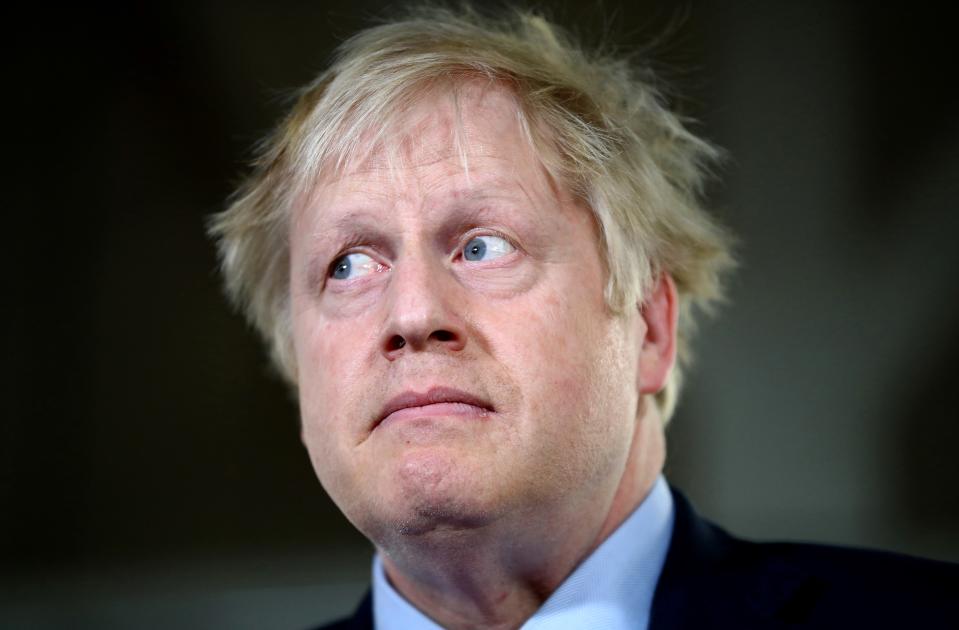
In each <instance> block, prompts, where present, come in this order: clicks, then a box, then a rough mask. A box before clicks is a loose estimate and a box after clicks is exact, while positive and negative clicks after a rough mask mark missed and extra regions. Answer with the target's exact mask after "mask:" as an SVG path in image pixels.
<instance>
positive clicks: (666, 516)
mask: <svg viewBox="0 0 959 630" xmlns="http://www.w3.org/2000/svg"><path fill="white" fill-rule="evenodd" d="M672 532H673V498H672V495H671V494H670V492H669V487H668V486H667V485H666V480H665V479H663V477H662V475H660V477H659V478H658V479H657V480H656V483H655V484H653V488H652V490H650V492H649V494H647V495H646V498H645V499H643V502H642V503H640V504H639V507H637V508H636V509H635V510H634V511H633V513H632V514H630V515H629V517H628V518H627V519H626V520H625V521H623V523H622V524H621V525H620V526H619V527H618V528H617V529H616V530H615V531H614V532H613V533H612V534H611V535H610V536H609V537H608V538H607V539H606V540H604V541H603V542H602V544H600V546H599V547H597V548H596V550H595V551H593V553H592V554H590V555H589V556H588V557H587V558H586V559H585V560H584V561H583V562H582V563H581V564H580V565H579V566H578V567H577V568H576V570H575V571H573V572H572V573H571V574H570V575H569V576H568V577H567V578H566V579H565V580H564V581H563V583H562V584H560V586H559V588H558V589H556V591H555V592H554V593H553V594H552V595H551V596H550V597H549V599H547V600H546V601H545V602H544V603H543V605H542V606H541V607H540V609H539V610H537V611H536V613H535V614H534V615H533V616H532V617H530V618H529V619H528V620H527V621H526V623H524V624H523V626H522V628H523V629H524V630H543V629H545V628H597V629H602V630H626V629H629V630H645V629H646V627H647V625H648V623H649V611H650V607H651V606H652V602H653V594H654V592H655V590H656V582H657V581H658V580H659V574H660V572H662V569H663V563H664V562H665V560H666V552H667V551H668V550H669V542H670V539H671V538H672ZM373 620H374V624H375V627H376V628H377V629H378V630H398V629H402V630H442V629H441V627H440V626H439V625H437V624H436V623H435V622H434V621H432V620H431V619H429V618H428V617H427V616H426V615H424V614H423V613H422V612H420V611H419V610H418V609H416V608H415V607H414V606H413V605H412V604H410V603H409V602H407V601H406V599H404V598H403V596H402V595H400V594H399V593H398V592H397V591H396V590H395V589H394V588H393V586H392V585H391V584H390V583H389V580H387V578H386V573H385V572H384V570H383V563H382V561H381V560H380V557H379V556H378V555H377V556H376V557H374V558H373Z"/></svg>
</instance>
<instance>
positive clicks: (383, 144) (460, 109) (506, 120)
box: [316, 79, 541, 188]
mask: <svg viewBox="0 0 959 630" xmlns="http://www.w3.org/2000/svg"><path fill="white" fill-rule="evenodd" d="M490 160H502V161H506V162H513V163H516V162H519V161H527V160H530V161H535V162H540V161H541V160H540V156H539V155H538V152H537V151H536V149H535V148H534V144H533V140H532V138H531V136H530V133H529V126H528V124H527V121H526V116H525V114H524V113H523V110H522V107H521V105H520V103H519V101H518V99H517V97H516V95H515V94H514V93H513V92H512V91H511V90H509V89H508V88H506V87H505V86H503V85H501V84H499V83H497V82H494V81H490V80H480V79H472V80H468V81H456V82H454V81H449V82H444V83H442V84H439V85H435V86H431V87H430V88H428V89H423V90H421V91H418V92H416V93H415V96H413V97H412V98H411V99H410V101H409V102H408V103H406V104H405V105H401V106H398V107H397V108H396V109H395V110H392V111H390V112H389V114H388V115H387V116H386V117H385V119H383V120H381V121H377V122H376V123H375V124H371V125H369V126H368V127H367V128H365V129H363V130H362V131H361V132H359V138H358V141H357V142H356V143H355V144H354V147H353V149H352V151H351V152H350V154H349V155H342V156H336V158H335V160H329V163H328V164H327V165H325V167H324V168H322V169H321V171H320V174H319V177H318V178H317V180H316V187H317V188H321V187H324V186H327V185H330V184H333V183H335V182H337V181H338V180H341V179H343V178H345V177H349V176H353V175H357V174H363V175H371V176H377V177H383V176H386V177H390V178H399V177H402V176H403V175H404V172H406V171H409V170H410V169H415V168H418V167H423V166H431V165H434V164H436V163H441V162H442V163H446V164H447V165H448V166H449V168H450V169H453V170H459V171H462V172H463V173H465V174H466V176H467V177H469V176H470V174H471V169H474V168H475V167H476V166H477V165H478V164H482V163H483V162H488V161H490Z"/></svg>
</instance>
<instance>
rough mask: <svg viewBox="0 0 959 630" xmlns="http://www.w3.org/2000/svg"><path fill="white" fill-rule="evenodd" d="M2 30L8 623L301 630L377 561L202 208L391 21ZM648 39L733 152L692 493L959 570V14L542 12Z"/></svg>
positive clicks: (73, 18) (765, 520)
mask: <svg viewBox="0 0 959 630" xmlns="http://www.w3.org/2000/svg"><path fill="white" fill-rule="evenodd" d="M135 6H136V3H128V6H127V7H126V8H124V9H119V8H112V9H110V10H106V9H99V10H98V9H95V8H91V7H89V6H86V7H85V8H83V9H72V10H65V12H63V11H54V10H53V9H52V8H48V9H41V10H37V11H35V12H34V13H33V14H32V15H23V14H21V15H17V16H12V15H11V16H8V19H7V20H5V22H6V29H5V30H6V31H8V34H7V44H8V47H10V52H9V53H8V55H7V63H6V64H5V67H6V72H5V73H4V79H5V82H6V86H5V90H4V92H5V96H4V100H5V101H6V104H7V105H8V106H12V108H11V111H12V114H8V116H7V118H6V125H5V128H4V130H3V136H4V142H3V145H4V147H6V149H7V155H6V157H7V158H8V160H9V161H10V162H11V165H10V166H9V167H8V168H7V174H8V176H9V177H10V181H9V182H8V184H7V185H6V186H5V188H6V189H7V190H8V191H9V193H8V195H7V202H6V208H7V209H6V211H5V212H4V218H3V222H4V225H3V228H4V229H3V232H4V235H5V237H4V239H3V240H4V242H5V245H4V247H3V251H4V256H5V257H7V258H8V261H7V264H6V266H5V268H6V269H8V270H10V271H11V274H10V276H8V282H9V283H10V284H11V285H12V290H11V291H7V292H5V294H6V296H5V299H4V304H3V306H2V313H3V316H4V325H3V327H2V330H3V335H4V347H6V348H8V351H7V360H6V361H5V362H4V363H3V375H2V376H3V377H2V381H0V387H2V388H3V390H2V392H3V398H2V400H3V411H2V412H0V414H2V425H0V501H2V503H0V506H2V507H0V514H2V517H0V627H4V628H6V627H11V628H61V627H71V628H87V627H89V628H167V627H174V626H175V627H180V628H211V627H218V628H254V627H256V628H261V627H270V628H290V629H294V628H303V627H306V626H307V625H309V624H311V623H317V622H320V621H322V620H324V619H326V618H329V617H330V616H335V615H337V614H342V613H344V612H347V611H349V610H351V609H352V608H353V606H354V605H355V603H356V601H357V600H358V598H359V596H360V594H361V593H362V591H363V590H364V589H365V587H366V583H367V579H368V570H369V560H370V557H371V549H370V547H369V545H368V544H367V543H366V542H365V541H364V540H363V539H362V538H361V537H360V536H359V535H358V534H357V533H355V532H354V531H353V530H352V529H351V527H350V526H349V525H348V523H347V522H346V521H345V520H344V518H343V517H342V516H341V515H340V514H339V512H338V511H337V510H336V508H335V507H334V506H333V505H332V504H331V503H330V501H329V499H328V498H327V497H326V496H325V494H324V493H323V491H322V489H321V488H320V486H319V484H318V482H317V481H316V480H315V478H314V476H313V473H312V470H311V468H310V465H309V462H308V460H307V457H306V454H305V452H304V451H303V449H302V448H301V447H300V444H299V441H298V436H297V410H296V406H295V404H294V403H293V402H292V400H291V398H290V396H289V394H288V393H287V392H286V391H285V389H284V387H283V385H282V384H281V383H280V382H279V381H278V380H277V379H276V378H275V377H273V376H272V375H271V372H270V370H269V369H268V367H267V365H266V359H265V353H264V352H263V351H262V350H261V347H260V344H259V341H258V339H257V338H256V337H255V336H254V334H253V333H252V332H251V331H250V330H249V329H248V328H247V327H246V326H245V325H244V323H243V322H242V321H241V319H240V318H239V317H238V316H236V315H234V314H233V313H231V311H230V309H229V308H228V306H227V304H226V301H225V300H224V299H223V298H222V296H221V292H220V287H219V280H218V277H217V274H216V263H215V259H214V252H213V247H212V246H211V244H210V242H209V241H208V240H207V239H206V237H205V235H204V220H205V218H206V217H207V216H208V215H209V214H210V213H212V212H215V211H217V210H219V209H221V208H222V207H223V201H224V199H225V198H226V197H227V195H228V194H229V192H230V190H231V186H232V185H233V184H234V183H235V182H236V180H237V177H238V176H239V174H240V173H242V172H243V171H244V164H245V161H246V160H247V159H248V157H249V156H250V151H249V149H250V147H251V145H252V144H253V143H254V142H255V141H256V140H257V139H258V138H259V137H261V136H262V135H263V134H264V133H265V132H266V131H267V130H268V129H269V127H270V125H271V124H272V122H273V121H275V120H276V118H277V116H278V115H279V114H280V112H282V111H283V103H284V99H285V97H286V95H288V94H289V92H290V91H291V90H292V89H293V88H295V87H296V86H298V85H300V84H302V83H304V82H305V81H307V80H309V79H310V78H311V77H312V76H313V75H314V74H315V73H316V72H317V71H318V70H319V69H320V68H321V67H322V66H323V65H324V64H325V62H326V61H327V59H328V57H329V54H330V52H331V50H332V48H333V47H334V46H335V45H336V43H337V42H339V41H341V40H342V39H343V38H344V37H346V36H348V35H349V34H350V33H352V32H354V31H355V30H356V29H357V28H359V27H361V26H362V25H364V24H366V23H368V20H369V19H370V18H373V17H383V16H389V15H391V14H392V13H395V10H396V5H389V4H384V3H377V2H372V1H368V0H354V1H352V2H340V1H327V2H294V1H284V2H270V3H252V2H233V3H225V2H224V3H218V2H209V1H207V2H202V1H201V2H194V3H189V4H186V3H182V4H181V3H169V4H156V5H154V6H153V7H152V8H150V7H149V6H148V5H141V7H140V8H134V7H135ZM539 6H543V7H544V8H546V9H547V11H549V12H551V13H552V14H553V15H555V16H556V17H557V18H559V19H560V21H562V22H565V23H567V24H573V25H576V26H577V28H578V29H579V30H580V31H581V32H583V33H584V35H585V37H586V39H587V40H589V41H594V42H595V41H598V40H599V39H601V38H606V39H608V40H610V41H612V42H614V43H615V44H617V46H618V47H620V48H622V49H624V50H632V49H635V48H636V47H637V46H639V45H640V44H642V43H643V42H647V41H649V40H650V38H654V37H656V36H657V35H659V34H661V33H663V32H668V33H669V36H668V37H665V38H663V39H662V40H661V41H660V42H659V43H658V44H657V45H656V46H655V47H654V48H653V49H652V51H651V54H652V56H653V59H654V61H655V63H656V65H657V66H658V67H661V68H663V69H664V70H665V71H666V72H667V75H668V76H669V77H670V78H671V80H672V83H673V84H674V85H676V86H677V87H678V88H679V91H680V92H682V94H684V95H685V98H684V99H683V100H682V101H681V106H682V109H683V111H684V112H685V113H687V114H689V115H691V116H693V117H695V118H697V119H698V120H699V121H701V125H700V126H699V130H700V131H701V132H702V133H703V134H704V135H706V136H707V137H709V138H711V139H712V140H714V141H715V142H717V143H718V144H720V145H722V146H723V147H725V148H726V149H727V150H728V151H729V153H730V160H729V161H728V163H727V166H726V169H725V173H724V176H723V180H724V183H723V184H722V185H717V186H715V187H714V191H713V193H712V199H713V202H714V205H715V207H716V208H717V213H718V214H719V216H720V217H721V219H722V220H723V221H724V222H725V223H726V224H728V225H729V226H730V227H731V228H732V229H733V230H734V231H735V232H736V233H737V234H738V235H739V236H740V237H741V246H740V249H739V253H740V257H741V259H742V261H743V264H742V268H741V270H740V272H739V273H738V275H737V276H736V277H735V279H734V281H733V282H732V284H731V302H730V304H729V305H728V306H727V307H726V308H724V310H723V312H722V313H721V315H720V317H719V318H718V319H716V320H713V321H711V322H709V323H707V324H706V325H704V326H703V328H702V334H701V337H700V339H699V342H698V344H697V354H698V362H697V367H696V369H695V371H694V372H693V373H692V374H691V376H690V379H689V384H688V388H687V390H686V392H685V397H684V399H683V401H682V403H681V405H680V407H679V412H678V415H677V417H676V418H675V420H674V421H673V423H672V425H671V428H670V430H669V448H670V458H669V462H668V465H667V474H668V476H669V478H670V479H671V480H672V481H673V483H675V484H677V485H679V486H680V487H681V488H683V489H684V490H685V491H686V492H687V493H688V494H689V495H690V496H691V497H692V498H693V500H694V502H695V503H696V504H697V505H698V506H699V508H700V510H701V511H702V512H704V513H705V514H706V515H707V516H709V517H711V518H714V519H716V520H718V521H719V522H721V523H723V524H724V525H726V526H727V527H728V528H729V529H731V530H732V531H733V532H735V533H737V534H740V535H744V536H750V537H755V538H759V539H774V538H789V539H801V540H815V541H825V542H831V543H841V544H855V545H868V546H881V547H886V548H890V549H895V550H898V551H903V552H909V553H913V554H920V555H925V556H930V557H934V558H940V559H946V560H952V561H959V533H957V532H959V458H957V456H956V453H957V450H959V422H957V420H959V418H957V416H959V414H957V411H956V403H955V402H954V398H955V392H956V390H955V389H954V388H955V387H956V384H955V383H954V379H955V377H956V375H957V370H956V366H955V362H956V361H957V359H956V357H957V356H959V300H957V299H956V298H957V286H956V281H955V279H954V276H955V275H956V271H957V270H959V247H957V245H956V238H957V235H959V208H957V201H956V200H957V199H959V124H957V112H959V102H957V94H959V92H957V88H956V78H955V67H956V62H957V54H956V53H957V45H956V43H955V35H954V32H953V30H954V29H953V28H952V22H951V21H950V20H947V19H946V17H945V15H937V14H935V13H934V12H933V11H931V9H929V8H928V7H923V6H922V5H919V4H916V3H892V4H890V5H889V6H890V7H891V8H883V9H880V8H878V7H877V6H867V5H865V4H862V5H861V6H856V5H855V4H853V3H833V2H807V3H796V2H786V1H782V2H771V1H769V0H767V1H764V2H760V1H747V0H739V1H733V2H730V1H727V2H719V1H718V0H716V1H713V2H686V3H673V2H664V1H663V2H638V3H629V4H626V3H621V4H618V3H614V2H607V3H606V4H604V5H581V4H576V5H574V4H573V3H567V4H560V3H557V4H544V5H539Z"/></svg>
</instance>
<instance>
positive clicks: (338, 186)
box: [290, 86, 642, 542]
mask: <svg viewBox="0 0 959 630" xmlns="http://www.w3.org/2000/svg"><path fill="white" fill-rule="evenodd" d="M458 102H459V112H458V113H457V111H456V110H455V109H454V107H453V105H452V103H453V99H452V98H451V97H450V96H449V95H445V94H440V95H438V96H434V97H432V98H427V99H424V101H423V102H422V103H421V104H420V105H419V106H417V107H416V108H414V110H413V111H412V112H411V113H410V114H409V116H407V117H405V118H404V121H405V122H404V132H405V134H401V135H403V136H404V137H403V138H402V139H398V141H399V142H402V144H400V145H397V146H400V147H402V148H401V149H400V150H399V151H398V152H397V156H398V157H399V158H400V159H399V161H394V162H393V163H392V164H390V165H389V166H388V165H387V163H388V162H389V160H386V159H385V158H384V156H383V154H382V153H380V154H374V155H373V156H371V158H370V159H368V160H366V161H365V162H364V163H363V164H362V165H360V166H358V167H356V168H353V169H351V170H349V171H348V172H347V173H346V174H344V175H342V176H340V177H338V178H336V179H335V180H328V181H324V182H323V183H322V184H321V185H320V186H319V188H318V190H317V191H316V193H315V195H314V196H313V197H312V198H311V200H310V202H309V203H308V204H306V205H305V207H303V208H301V209H300V210H299V211H298V212H297V214H296V216H295V217H294V220H293V221H292V222H291V225H292V227H291V235H290V236H291V298H292V320H293V337H294V345H295V352H296V360H297V366H298V380H299V396H300V406H301V413H302V421H303V429H302V431H303V439H304V442H305V444H306V446H307V448H308V450H309V453H310V457H311V459H312V462H313V466H314V468H315V469H316V472H317V475H318V477H319V479H320V481H321V482H322V484H323V486H324V487H325V488H326V490H327V492H328V493H329V494H330V496H331V497H332V498H333V500H334V501H335V502H336V503H337V505H338V506H339V507H340V508H341V509H342V510H343V512H344V513H345V514H346V516H347V517H348V518H349V519H350V520H351V521H352V522H353V523H354V524H355V525H356V526H357V527H358V528H359V529H360V530H361V531H362V532H363V533H365V534H366V535H367V536H368V537H370V538H371V539H372V540H374V541H376V542H382V541H383V540H384V539H385V538H386V537H389V536H393V535H397V534H415V533H421V532H427V531H432V530H434V529H435V528H443V527H450V528H459V527H477V526H482V525H487V524H490V523H493V522H495V521H497V520H502V519H514V520H515V521H516V522H524V521H523V520H522V519H524V515H527V516H528V515H530V514H535V513H548V512H549V511H550V510H555V509H556V506H560V505H565V504H570V505H574V504H577V503H579V504H582V505H585V504H589V503H590V502H591V501H595V500H597V498H599V500H601V501H605V500H607V499H609V498H610V497H611V496H612V494H613V492H614V491H615V489H616V486H617V485H618V483H619V481H620V478H621V475H622V472H623V467H624V466H625V462H626V459H627V454H628V451H629V446H630V441H631V438H632V435H633V427H634V423H635V419H636V414H637V402H638V392H637V362H638V356H639V343H640V337H641V335H642V329H641V327H640V325H639V324H637V315H636V314H635V313H633V314H630V315H627V316H613V315H612V314H610V313H609V312H608V309H607V308H606V305H605V302H604V299H603V289H604V284H605V273H604V265H603V262H602V258H601V254H600V245H599V240H598V236H597V229H596V227H595V225H594V222H593V220H592V217H591V215H590V213H589V211H588V210H586V209H585V208H583V207H582V206H580V205H579V204H577V203H576V202H575V201H574V200H573V199H572V198H571V197H570V196H569V195H568V193H566V192H565V191H562V190H559V189H558V188H557V187H555V186H554V185H553V184H552V182H551V180H550V179H549V178H548V177H547V175H546V173H545V171H544V169H543V167H542V166H541V164H540V163H539V162H538V161H537V160H536V158H535V157H534V155H533V153H532V151H531V149H530V148H529V146H528V143H527V142H526V141H525V140H524V139H523V136H522V134H521V129H520V125H519V123H518V121H517V114H516V107H515V105H514V103H513V100H512V99H511V97H510V96H509V95H507V94H506V93H504V92H502V91H500V90H498V89H492V88H485V89H484V88H480V87H477V86H466V87H465V88H464V89H463V90H462V91H461V92H460V94H459V95H458ZM457 116H458V117H459V122H455V121H457ZM454 129H458V130H459V133H460V138H461V146H462V147H463V148H464V149H465V159H464V156H463V155H462V154H461V153H458V148H457V145H456V144H455V143H454V141H453V137H454ZM464 163H465V164H467V165H468V169H464Z"/></svg>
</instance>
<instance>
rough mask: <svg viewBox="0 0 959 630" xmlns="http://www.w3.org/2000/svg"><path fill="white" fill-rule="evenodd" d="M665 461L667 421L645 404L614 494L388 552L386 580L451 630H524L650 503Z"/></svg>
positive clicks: (423, 539) (438, 533)
mask: <svg viewBox="0 0 959 630" xmlns="http://www.w3.org/2000/svg"><path fill="white" fill-rule="evenodd" d="M664 457H665V439H664V437H663V429H662V419H661V417H660V415H659V412H658V410H657V409H656V406H655V405H654V404H652V403H651V401H649V400H648V399H646V400H644V401H643V405H642V411H641V414H640V418H639V419H638V421H637V423H636V428H635V430H634V432H633V439H632V442H631V444H630V449H629V453H628V456H627V458H626V463H625V466H624V467H623V468H622V469H621V470H619V471H617V473H616V474H617V475H618V483H616V482H615V481H614V482H613V483H611V484H610V486H611V487H612V488H613V490H612V491H611V492H607V493H605V494H603V493H596V492H590V493H586V494H587V495H588V496H585V497H581V498H580V499H579V500H575V501H569V500H564V501H563V503H562V504H561V505H559V506H557V507H556V509H555V510H552V511H549V512H548V513H545V512H542V511H540V512H538V513H535V514H531V513H525V514H521V515H517V518H516V519H514V520H511V521H510V522H509V523H495V524H492V525H489V526H486V527H482V528H478V529H467V530H459V529H457V530H448V531H434V532H431V533H430V535H429V536H426V537H417V538H416V539H415V540H410V541H406V542H407V544H404V545H402V546H398V547H397V546H391V548H390V549H388V550H385V549H381V550H380V554H381V556H382V559H383V566H384V569H385V570H386V574H387V577H388V578H389V579H390V582H391V583H392V584H393V586H394V587H395V588H396V590H398V591H399V592H400V593H402V594H403V596H404V597H406V599H407V600H409V601H410V602H411V603H413V604H414V605H415V606H416V607H417V608H419V609H420V610H422V611H424V612H425V613H426V614H427V615H429V616H430V617H431V618H432V619H434V620H435V621H437V622H438V623H440V624H441V625H442V626H443V627H445V628H452V629H460V628H476V627H483V628H504V629H505V628H518V627H520V626H521V625H522V624H523V622H524V621H526V620H527V619H529V618H530V617H531V616H532V615H533V614H534V613H535V612H536V610H537V609H538V608H539V607H540V606H541V605H542V604H543V602H544V601H545V600H546V599H547V598H548V597H549V596H550V594H552V593H553V591H555V590H556V589H557V588H558V587H559V585H560V584H561V583H562V582H563V580H565V579H566V577H568V576H569V574H570V573H572V572H573V570H574V569H575V568H576V567H577V566H578V565H579V564H580V563H581V562H582V561H583V560H584V559H585V558H586V557H587V556H589V555H590V554H591V553H592V552H593V551H594V550H595V549H596V548H597V547H598V546H599V545H600V544H602V542H603V541H604V540H606V539H607V538H608V537H609V536H610V534H612V533H613V532H614V531H615V530H616V528H617V527H619V526H620V524H622V522H623V521H624V520H625V519H626V518H627V517H628V516H629V515H630V514H631V513H632V512H633V510H635V509H636V507H637V506H638V505H639V504H640V503H641V502H642V501H643V499H645V498H646V495H647V494H648V493H649V491H650V490H651V489H652V486H653V484H654V483H655V481H656V479H657V477H658V476H659V474H660V471H661V470H662V466H663V460H664ZM564 499H565V498H564Z"/></svg>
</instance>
